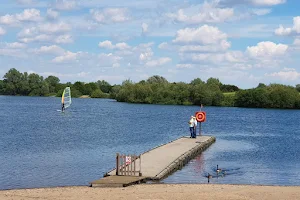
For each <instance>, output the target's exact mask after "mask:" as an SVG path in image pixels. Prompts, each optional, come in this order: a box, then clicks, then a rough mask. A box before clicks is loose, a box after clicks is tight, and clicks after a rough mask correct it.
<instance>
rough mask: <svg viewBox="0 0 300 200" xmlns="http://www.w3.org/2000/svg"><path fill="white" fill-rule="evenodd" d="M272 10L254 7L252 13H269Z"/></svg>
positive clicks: (259, 14)
mask: <svg viewBox="0 0 300 200" xmlns="http://www.w3.org/2000/svg"><path fill="white" fill-rule="evenodd" d="M271 12H272V9H268V8H263V9H253V10H252V13H254V14H255V15H258V16H262V15H267V14H269V13H271Z"/></svg>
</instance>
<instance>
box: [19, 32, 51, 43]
mask: <svg viewBox="0 0 300 200" xmlns="http://www.w3.org/2000/svg"><path fill="white" fill-rule="evenodd" d="M52 38H53V37H52V36H50V35H46V34H41V35H36V36H33V37H22V38H19V40H20V41H21V42H24V43H30V42H50V41H51V40H52Z"/></svg>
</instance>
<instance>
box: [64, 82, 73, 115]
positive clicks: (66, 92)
mask: <svg viewBox="0 0 300 200" xmlns="http://www.w3.org/2000/svg"><path fill="white" fill-rule="evenodd" d="M61 103H62V104H63V105H64V109H62V112H64V110H65V109H67V108H68V107H70V105H71V103H72V98H71V88H70V87H66V88H65V89H64V92H63V94H62V96H61Z"/></svg>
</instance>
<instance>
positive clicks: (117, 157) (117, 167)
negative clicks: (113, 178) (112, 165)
mask: <svg viewBox="0 0 300 200" xmlns="http://www.w3.org/2000/svg"><path fill="white" fill-rule="evenodd" d="M116 165H117V166H116V175H117V176H119V171H120V163H119V153H117V156H116Z"/></svg>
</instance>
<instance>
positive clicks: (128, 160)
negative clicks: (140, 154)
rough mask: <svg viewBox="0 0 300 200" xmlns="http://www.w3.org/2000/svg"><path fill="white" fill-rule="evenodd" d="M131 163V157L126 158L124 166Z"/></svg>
mask: <svg viewBox="0 0 300 200" xmlns="http://www.w3.org/2000/svg"><path fill="white" fill-rule="evenodd" d="M130 163H131V156H126V165H128V164H130Z"/></svg>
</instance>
